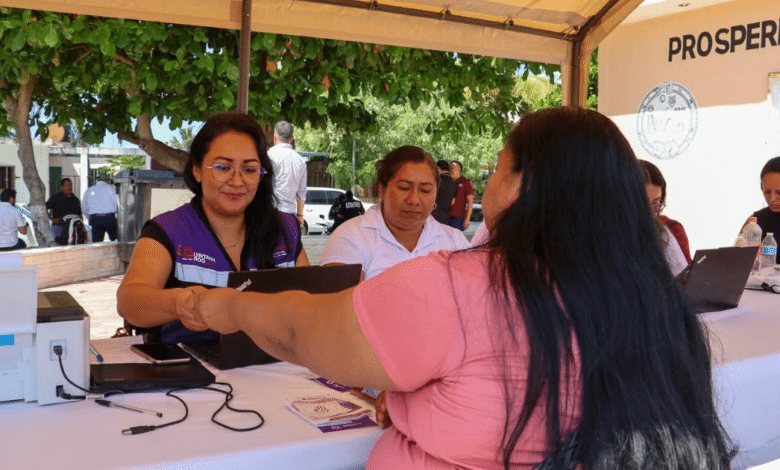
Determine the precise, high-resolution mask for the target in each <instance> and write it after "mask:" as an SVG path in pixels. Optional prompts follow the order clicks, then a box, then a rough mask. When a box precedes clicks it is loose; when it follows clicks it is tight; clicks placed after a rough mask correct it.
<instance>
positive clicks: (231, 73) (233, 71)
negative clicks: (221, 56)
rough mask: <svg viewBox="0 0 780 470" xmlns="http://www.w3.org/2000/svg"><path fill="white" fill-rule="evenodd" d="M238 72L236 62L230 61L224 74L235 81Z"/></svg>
mask: <svg viewBox="0 0 780 470" xmlns="http://www.w3.org/2000/svg"><path fill="white" fill-rule="evenodd" d="M238 74H239V68H238V64H236V63H234V62H230V63H229V64H228V66H227V70H226V71H225V76H227V78H228V80H230V81H233V82H235V81H237V80H238Z"/></svg>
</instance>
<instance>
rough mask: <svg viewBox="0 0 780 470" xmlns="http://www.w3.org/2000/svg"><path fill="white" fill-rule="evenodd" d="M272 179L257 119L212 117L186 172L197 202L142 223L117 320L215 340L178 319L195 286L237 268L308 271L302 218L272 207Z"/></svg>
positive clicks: (164, 335)
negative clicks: (180, 305)
mask: <svg viewBox="0 0 780 470" xmlns="http://www.w3.org/2000/svg"><path fill="white" fill-rule="evenodd" d="M272 180H273V166H272V165H271V161H270V160H269V158H268V155H267V153H266V144H265V137H264V136H263V131H262V129H261V127H260V125H259V124H257V122H256V121H255V120H254V118H252V117H251V116H249V115H246V114H239V113H222V114H216V115H214V116H212V117H210V118H209V119H208V120H207V121H206V123H205V124H204V125H203V127H202V128H201V130H200V131H199V132H198V134H197V135H196V136H195V138H194V139H193V140H192V145H191V147H190V158H189V160H188V161H187V166H186V167H185V169H184V182H185V183H186V184H187V187H188V188H190V190H192V192H193V193H195V197H193V198H192V201H191V202H190V203H188V204H185V205H183V206H181V207H179V208H178V209H175V210H173V211H170V212H166V213H163V214H160V215H158V216H157V217H155V218H154V219H152V220H151V221H148V222H147V223H146V224H145V225H144V227H143V230H142V232H141V236H140V238H139V239H138V243H137V244H136V246H135V249H134V250H133V256H132V258H131V260H130V265H129V266H128V268H127V272H126V273H125V277H124V279H123V280H122V284H121V285H120V286H119V289H118V290H117V310H118V312H119V315H121V316H122V317H124V318H125V319H126V320H127V321H128V322H130V324H132V325H134V326H136V327H143V328H152V327H157V326H160V325H162V328H161V329H160V331H159V332H156V333H155V335H156V336H157V335H158V336H159V338H155V339H157V340H158V341H162V342H172V343H176V342H180V341H196V340H207V339H214V338H217V337H218V335H217V334H216V333H214V332H206V333H203V332H198V333H194V332H192V331H190V330H189V329H187V328H185V327H184V326H182V323H181V321H179V316H178V315H177V312H178V311H177V307H176V306H177V303H179V302H180V299H181V297H182V295H184V294H187V293H191V292H192V291H191V288H192V286H194V285H205V286H217V287H224V286H226V285H227V278H228V273H229V272H232V271H246V270H251V269H266V268H278V267H288V266H296V265H298V266H308V265H309V259H308V258H307V256H306V251H305V250H304V249H303V246H302V244H301V239H300V228H299V227H300V226H299V225H298V222H297V220H296V218H295V217H294V216H293V215H290V214H284V213H281V212H279V211H278V210H276V209H275V208H274V196H273V186H272ZM200 329H202V328H200Z"/></svg>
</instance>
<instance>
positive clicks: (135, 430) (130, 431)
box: [122, 382, 265, 436]
mask: <svg viewBox="0 0 780 470" xmlns="http://www.w3.org/2000/svg"><path fill="white" fill-rule="evenodd" d="M214 384H216V385H222V386H226V387H227V388H228V390H227V391H225V390H222V389H220V388H216V387H210V386H204V387H180V388H174V389H171V390H168V391H167V392H166V393H165V395H166V396H169V397H172V398H175V399H177V400H179V402H181V404H182V405H183V406H184V416H182V417H181V418H180V419H177V420H175V421H171V422H169V423H164V424H158V425H149V426H133V427H131V428H127V429H123V430H122V434H124V435H126V436H131V435H135V434H143V433H146V432H149V431H154V430H155V429H160V428H164V427H167V426H172V425H174V424H179V423H181V422H182V421H184V420H185V419H187V416H189V407H188V406H187V403H186V402H185V401H184V400H183V399H182V398H181V397H179V396H178V395H174V393H178V392H184V391H188V390H211V391H214V392H219V393H223V394H225V401H224V402H223V403H222V405H221V406H220V407H219V408H218V409H217V411H215V412H214V414H213V415H211V421H212V422H213V423H214V424H217V425H219V426H222V427H223V428H225V429H229V430H231V431H236V432H246V431H254V430H255V429H258V428H260V427H261V426H262V425H264V424H265V418H263V415H261V414H260V413H259V412H257V411H255V410H243V409H239V408H233V407H232V406H230V400H232V399H233V397H234V395H233V386H232V385H230V384H229V383H225V382H214ZM225 408H227V409H229V410H231V411H233V412H235V413H251V414H254V415H256V416H257V417H258V418H260V423H259V424H257V425H255V426H251V427H248V428H235V427H233V426H228V425H227V424H225V423H222V422H220V421H218V420H217V419H216V418H217V415H218V414H219V413H220V411H222V410H223V409H225Z"/></svg>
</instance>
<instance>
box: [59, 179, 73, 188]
mask: <svg viewBox="0 0 780 470" xmlns="http://www.w3.org/2000/svg"><path fill="white" fill-rule="evenodd" d="M66 181H70V184H73V181H72V180H71V179H70V178H62V180H60V187H62V185H63V184H65V182H66Z"/></svg>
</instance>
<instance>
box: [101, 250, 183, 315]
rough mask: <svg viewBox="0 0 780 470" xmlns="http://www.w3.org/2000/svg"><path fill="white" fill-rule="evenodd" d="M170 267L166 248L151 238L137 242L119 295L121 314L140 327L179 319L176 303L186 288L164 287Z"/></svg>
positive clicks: (117, 305) (118, 292)
mask: <svg viewBox="0 0 780 470" xmlns="http://www.w3.org/2000/svg"><path fill="white" fill-rule="evenodd" d="M171 267H172V265H171V255H170V253H168V250H167V249H165V247H164V246H162V245H161V244H160V243H159V242H157V241H155V240H152V239H151V238H141V239H140V240H138V243H136V245H135V249H134V250H133V257H132V258H131V259H130V265H129V266H128V267H127V272H126V273H125V277H124V279H122V284H120V285H119V289H118V290H117V292H116V300H117V303H116V308H117V312H118V313H119V315H120V316H122V317H123V318H124V319H125V320H127V321H129V322H130V323H132V324H133V325H135V326H140V327H152V326H159V325H163V324H165V323H168V322H170V321H173V320H177V319H179V317H178V316H177V314H176V302H177V301H179V298H180V297H181V295H182V294H183V293H184V292H185V289H181V288H176V289H165V288H164V286H165V282H166V281H167V280H168V276H169V274H170V272H171ZM188 289H190V288H188Z"/></svg>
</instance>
